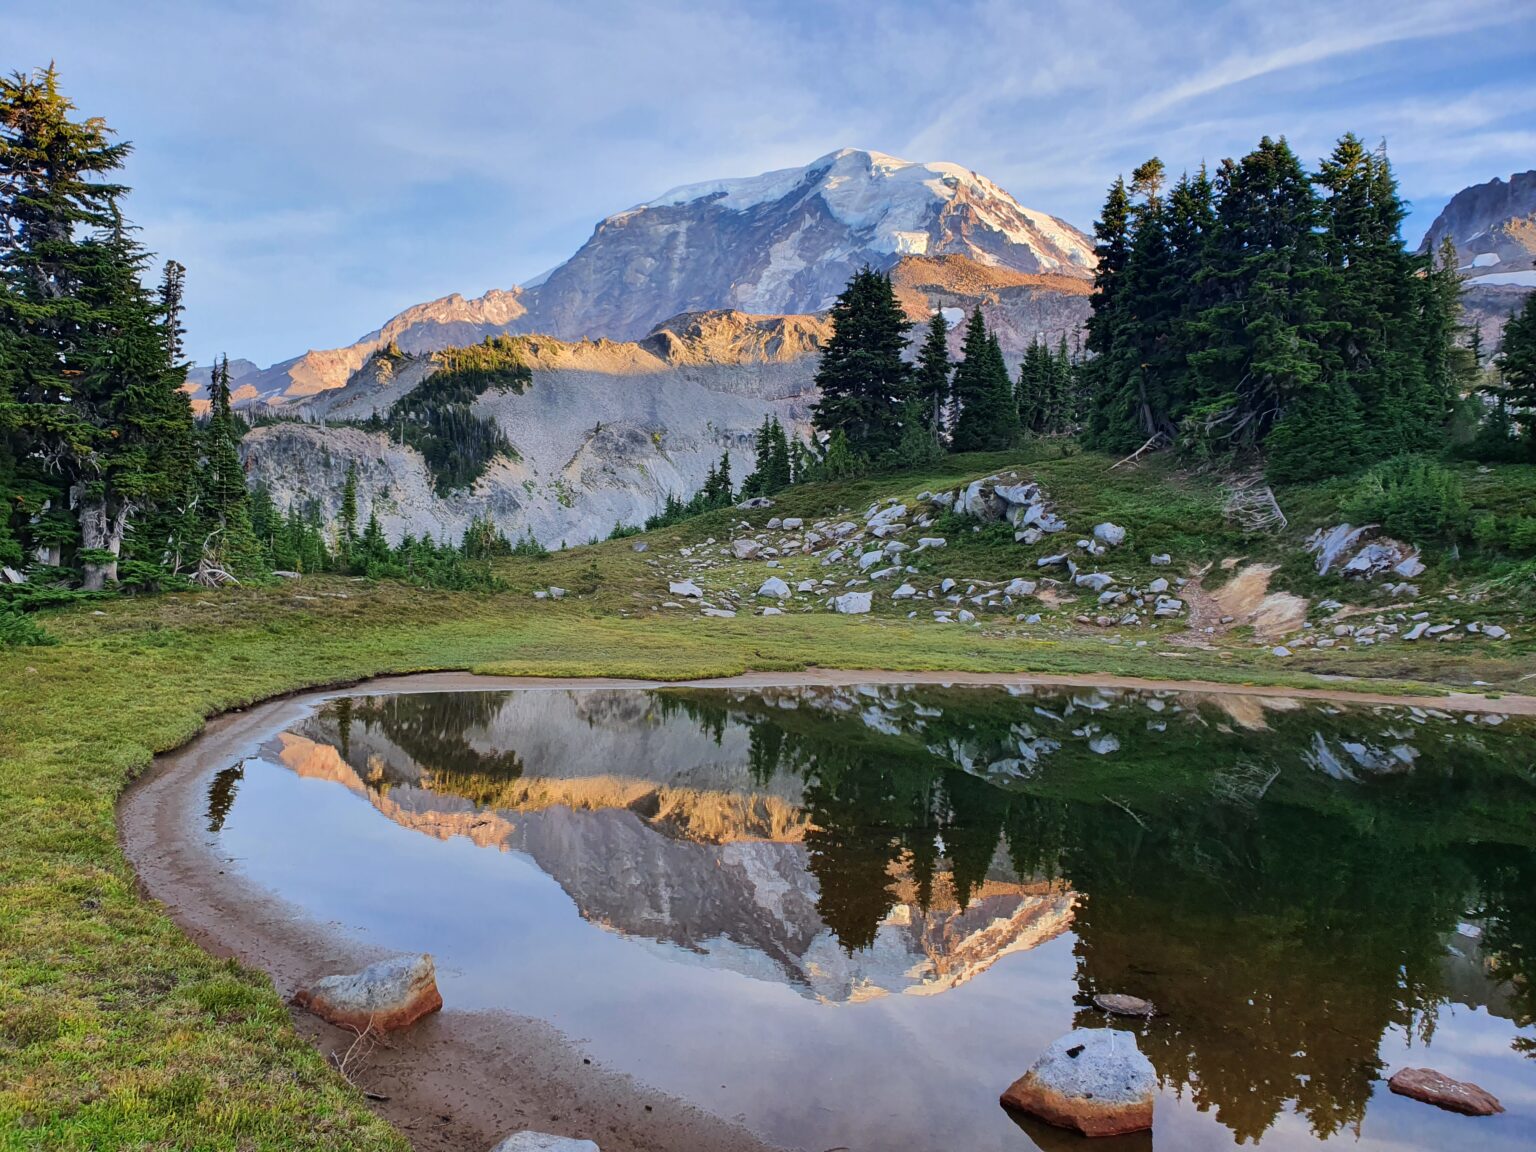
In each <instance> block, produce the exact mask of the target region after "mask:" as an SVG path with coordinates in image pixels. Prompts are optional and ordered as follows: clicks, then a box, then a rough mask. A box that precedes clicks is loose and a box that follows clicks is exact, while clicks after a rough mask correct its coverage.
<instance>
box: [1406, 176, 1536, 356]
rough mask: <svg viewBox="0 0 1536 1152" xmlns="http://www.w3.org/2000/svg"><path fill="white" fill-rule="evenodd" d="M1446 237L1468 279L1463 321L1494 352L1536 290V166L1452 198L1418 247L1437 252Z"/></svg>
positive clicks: (1465, 282) (1466, 279)
mask: <svg viewBox="0 0 1536 1152" xmlns="http://www.w3.org/2000/svg"><path fill="white" fill-rule="evenodd" d="M1445 240H1450V241H1451V242H1452V243H1453V244H1455V245H1456V255H1457V260H1458V263H1459V264H1460V265H1461V273H1462V276H1463V277H1464V278H1465V279H1464V280H1463V283H1462V295H1461V301H1462V308H1463V316H1462V320H1463V322H1464V323H1466V324H1468V325H1471V326H1475V327H1476V328H1477V329H1478V330H1479V332H1480V333H1481V335H1482V338H1483V347H1484V348H1485V349H1487V350H1488V352H1489V353H1492V352H1493V351H1494V350H1495V349H1496V348H1498V346H1499V339H1500V336H1501V335H1502V333H1503V330H1504V325H1505V323H1506V322H1507V321H1508V320H1509V318H1510V316H1512V315H1514V314H1515V313H1516V312H1518V311H1519V310H1520V309H1521V307H1523V306H1524V304H1525V299H1526V297H1527V296H1529V295H1530V294H1531V292H1532V290H1536V169H1533V170H1532V171H1529V172H1516V173H1514V174H1513V175H1512V176H1510V178H1509V179H1508V180H1503V179H1499V178H1495V179H1493V180H1489V181H1488V182H1487V183H1484V184H1473V185H1471V186H1470V187H1467V188H1463V189H1462V190H1461V191H1460V192H1458V193H1456V195H1454V196H1452V197H1451V200H1450V203H1448V204H1447V205H1446V206H1445V208H1444V209H1443V210H1442V211H1441V213H1440V215H1439V216H1437V217H1435V222H1434V223H1433V224H1431V225H1430V226H1429V231H1428V232H1426V233H1425V234H1424V242H1423V243H1422V244H1421V245H1420V246H1419V251H1420V252H1423V253H1438V252H1439V250H1440V245H1441V244H1442V243H1443V242H1444V241H1445Z"/></svg>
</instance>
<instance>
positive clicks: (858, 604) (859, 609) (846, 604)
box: [832, 592, 874, 616]
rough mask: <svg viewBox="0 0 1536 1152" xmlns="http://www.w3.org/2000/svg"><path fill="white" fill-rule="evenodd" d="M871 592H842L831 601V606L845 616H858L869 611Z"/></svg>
mask: <svg viewBox="0 0 1536 1152" xmlns="http://www.w3.org/2000/svg"><path fill="white" fill-rule="evenodd" d="M873 599H874V593H872V592H844V593H843V594H842V595H841V596H839V597H838V598H837V599H836V600H834V601H832V607H833V608H834V609H835V610H837V611H838V612H841V613H842V614H843V615H845V616H858V615H862V614H863V613H865V612H868V611H869V607H870V601H871V600H873Z"/></svg>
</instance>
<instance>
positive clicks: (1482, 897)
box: [1466, 844, 1536, 1057]
mask: <svg viewBox="0 0 1536 1152" xmlns="http://www.w3.org/2000/svg"><path fill="white" fill-rule="evenodd" d="M1466 852H1467V854H1468V855H1469V857H1470V858H1471V860H1472V866H1473V868H1474V869H1475V870H1476V872H1477V876H1478V882H1479V883H1478V887H1479V898H1478V901H1477V904H1476V906H1475V907H1474V909H1473V914H1474V915H1475V916H1476V917H1477V918H1478V919H1479V921H1480V922H1481V925H1482V929H1483V939H1482V950H1483V954H1484V955H1485V956H1487V957H1488V958H1489V962H1490V964H1491V965H1492V966H1493V970H1494V974H1495V975H1496V976H1497V977H1499V978H1501V979H1503V980H1505V981H1507V984H1508V988H1509V991H1510V1005H1511V1008H1512V1011H1513V1017H1514V1021H1515V1023H1516V1024H1518V1025H1520V1026H1521V1027H1522V1028H1530V1027H1532V1026H1536V853H1532V852H1527V851H1522V850H1520V849H1517V848H1511V847H1509V846H1507V845H1503V844H1482V845H1477V846H1475V847H1471V848H1468V849H1466ZM1515 1048H1516V1050H1517V1051H1520V1052H1523V1053H1525V1054H1526V1055H1527V1056H1531V1057H1536V1040H1532V1039H1531V1038H1529V1037H1523V1036H1522V1037H1520V1038H1518V1039H1517V1040H1516V1041H1515Z"/></svg>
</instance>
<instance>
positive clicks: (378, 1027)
mask: <svg viewBox="0 0 1536 1152" xmlns="http://www.w3.org/2000/svg"><path fill="white" fill-rule="evenodd" d="M293 1002H294V1003H295V1004H297V1005H298V1006H299V1007H300V1008H305V1009H308V1010H309V1011H311V1012H313V1013H314V1014H315V1015H316V1016H319V1017H320V1018H321V1019H322V1020H328V1021H330V1022H331V1023H332V1024H336V1025H339V1026H340V1027H342V1028H351V1029H354V1030H355V1031H358V1032H364V1031H372V1032H389V1031H393V1030H394V1029H396V1028H405V1027H408V1026H409V1025H411V1024H414V1023H416V1021H418V1020H420V1019H421V1018H422V1017H423V1016H425V1015H427V1014H428V1013H430V1012H436V1011H437V1010H438V1009H439V1008H441V1007H442V1006H443V997H442V994H441V993H439V992H438V990H437V971H436V969H435V968H434V966H433V964H432V957H431V956H429V955H427V954H426V953H422V954H421V955H419V956H396V957H394V958H393V959H390V960H380V961H379V962H378V963H377V964H370V965H368V967H366V968H364V969H363V970H362V971H361V972H354V973H352V974H351V975H345V976H325V977H322V978H321V979H319V980H316V981H315V982H314V983H313V984H311V985H310V986H309V987H308V988H301V989H300V990H299V991H298V992H296V993H294V997H293Z"/></svg>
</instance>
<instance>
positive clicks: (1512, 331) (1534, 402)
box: [1498, 294, 1536, 460]
mask: <svg viewBox="0 0 1536 1152" xmlns="http://www.w3.org/2000/svg"><path fill="white" fill-rule="evenodd" d="M1498 366H1499V372H1500V374H1501V375H1502V377H1503V380H1504V390H1505V396H1506V397H1507V401H1508V405H1509V407H1510V408H1511V409H1513V410H1514V411H1515V412H1516V413H1517V415H1518V417H1519V419H1520V422H1521V423H1522V424H1523V425H1524V428H1525V444H1526V448H1527V451H1528V454H1529V456H1530V458H1531V459H1532V460H1536V294H1532V295H1530V296H1527V297H1526V298H1525V306H1524V307H1523V308H1521V309H1520V311H1519V312H1517V313H1515V314H1514V315H1513V316H1511V317H1510V318H1509V320H1508V321H1507V322H1506V323H1505V325H1504V340H1503V350H1502V351H1501V352H1500V354H1499V360H1498Z"/></svg>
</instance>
